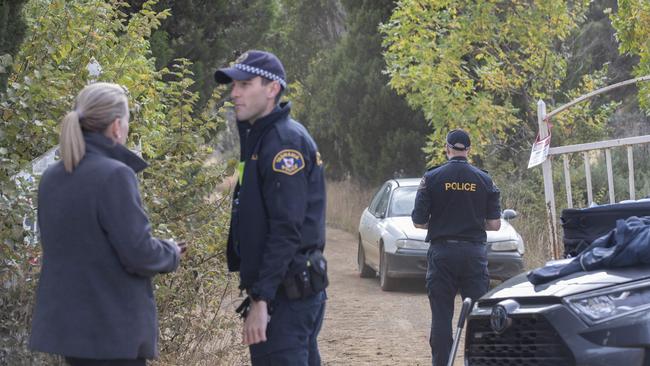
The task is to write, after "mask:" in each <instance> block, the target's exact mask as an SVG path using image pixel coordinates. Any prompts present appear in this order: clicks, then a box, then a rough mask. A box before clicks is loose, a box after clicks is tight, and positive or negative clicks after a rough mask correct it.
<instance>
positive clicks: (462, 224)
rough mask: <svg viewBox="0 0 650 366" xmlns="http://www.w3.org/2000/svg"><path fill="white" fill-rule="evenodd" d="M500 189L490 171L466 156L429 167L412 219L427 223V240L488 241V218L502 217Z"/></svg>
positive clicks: (421, 183)
mask: <svg viewBox="0 0 650 366" xmlns="http://www.w3.org/2000/svg"><path fill="white" fill-rule="evenodd" d="M499 197H500V192H499V189H498V188H497V187H496V186H495V185H494V183H493V182H492V178H491V177H490V176H489V175H488V174H487V172H485V171H483V170H481V169H479V168H477V167H475V166H473V165H471V164H469V163H468V162H467V159H466V158H464V157H460V156H459V157H454V158H451V159H450V160H449V161H447V163H445V164H443V165H441V166H439V167H435V168H432V169H431V170H429V171H428V172H427V173H426V174H425V175H424V177H423V178H422V181H421V182H420V187H418V193H417V195H416V196H415V206H414V208H413V212H412V214H411V219H412V220H413V222H414V223H416V224H428V228H429V230H428V232H427V237H426V239H425V241H427V242H435V241H436V240H445V239H447V240H450V239H451V240H465V241H473V242H483V243H484V242H485V241H486V239H487V234H486V233H485V220H486V219H492V220H494V219H498V218H500V217H501V206H500V205H499Z"/></svg>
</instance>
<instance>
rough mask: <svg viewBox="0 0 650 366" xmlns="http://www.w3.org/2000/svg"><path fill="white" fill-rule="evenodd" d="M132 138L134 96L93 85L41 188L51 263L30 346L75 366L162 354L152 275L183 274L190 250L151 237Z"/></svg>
mask: <svg viewBox="0 0 650 366" xmlns="http://www.w3.org/2000/svg"><path fill="white" fill-rule="evenodd" d="M128 131H129V109H128V101H127V96H126V93H125V91H124V89H123V88H122V87H120V86H119V85H116V84H109V83H94V84H91V85H88V86H86V87H85V88H84V89H83V90H81V92H80V93H79V95H78V96H77V98H76V101H75V107H74V110H73V111H71V112H69V113H68V114H67V115H66V116H65V118H64V119H63V122H62V126H61V136H60V146H59V148H60V154H61V157H62V161H59V162H58V163H56V164H54V165H52V166H50V167H49V168H48V169H47V170H46V171H45V172H44V173H43V176H42V178H41V181H40V184H39V189H38V225H39V230H40V235H41V244H42V247H43V259H42V263H43V264H42V268H41V273H40V280H39V283H38V289H37V292H36V304H35V308H34V314H33V320H32V332H31V337H30V348H31V349H32V350H35V351H40V352H46V353H53V354H58V355H62V356H64V357H65V358H66V361H67V362H68V364H70V365H72V366H77V365H79V366H82V365H88V366H89V365H104V366H117V365H120V366H127V365H128V366H136V365H145V364H146V359H151V358H155V357H157V355H158V347H157V343H158V320H157V315H156V303H155V299H154V296H153V288H152V283H151V278H152V277H153V276H154V275H156V274H158V273H165V272H172V271H174V270H176V268H177V267H178V265H179V260H180V257H181V252H182V251H183V250H182V248H181V246H179V245H177V244H176V243H175V242H173V241H167V240H160V239H156V238H154V237H152V236H151V225H150V224H149V220H148V218H147V215H146V213H145V212H144V209H143V207H142V202H141V198H140V193H139V191H138V182H137V178H136V173H138V172H140V171H142V170H143V169H144V168H146V166H147V164H146V163H145V162H144V161H143V160H142V159H141V158H140V157H138V156H137V155H136V154H134V153H132V152H131V151H130V150H129V149H127V148H126V147H125V146H124V144H125V142H126V137H127V134H128Z"/></svg>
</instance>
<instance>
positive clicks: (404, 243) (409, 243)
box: [395, 239, 429, 249]
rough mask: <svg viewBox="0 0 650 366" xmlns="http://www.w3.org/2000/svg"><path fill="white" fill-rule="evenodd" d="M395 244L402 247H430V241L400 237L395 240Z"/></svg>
mask: <svg viewBox="0 0 650 366" xmlns="http://www.w3.org/2000/svg"><path fill="white" fill-rule="evenodd" d="M395 246H396V247H398V248H400V249H429V243H426V242H423V241H421V240H412V239H399V240H397V241H395Z"/></svg>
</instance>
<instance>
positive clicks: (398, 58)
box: [382, 0, 608, 165]
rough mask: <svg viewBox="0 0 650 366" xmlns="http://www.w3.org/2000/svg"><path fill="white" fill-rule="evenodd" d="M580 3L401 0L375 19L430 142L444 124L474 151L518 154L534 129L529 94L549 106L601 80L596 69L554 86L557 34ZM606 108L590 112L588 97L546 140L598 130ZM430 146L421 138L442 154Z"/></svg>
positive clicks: (574, 17)
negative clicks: (568, 84) (462, 132)
mask: <svg viewBox="0 0 650 366" xmlns="http://www.w3.org/2000/svg"><path fill="white" fill-rule="evenodd" d="M588 4H589V1H587V0H580V1H573V2H566V1H563V0H550V1H546V0H543V1H542V0H498V1H477V2H466V1H459V0H452V1H443V0H432V1H409V2H400V3H399V6H398V8H397V9H396V10H395V12H394V13H393V15H392V17H391V18H390V20H389V21H388V22H386V23H385V24H384V25H383V27H382V31H383V33H384V35H385V40H384V46H385V47H386V52H385V57H386V60H387V64H388V68H387V71H388V73H389V74H390V77H391V78H390V85H391V86H392V87H393V88H395V90H397V92H398V93H400V94H403V95H405V96H406V99H407V100H408V102H409V104H410V105H411V106H412V107H414V108H418V109H420V110H422V111H423V113H424V114H425V117H426V118H427V120H428V121H429V123H430V124H431V126H432V128H433V133H432V134H431V136H430V137H429V141H430V142H435V141H440V140H441V139H442V138H443V136H444V134H445V133H446V131H447V130H449V129H450V128H454V127H463V128H465V129H467V130H468V131H469V132H470V134H471V135H472V137H473V138H474V139H475V141H476V143H475V144H474V154H475V155H476V156H480V155H483V154H485V155H484V156H486V158H485V159H486V160H489V158H488V157H487V156H488V155H491V154H494V153H498V152H501V153H502V152H504V151H505V152H507V155H506V158H512V157H516V156H518V155H521V154H520V153H521V152H523V151H525V150H527V149H528V148H529V146H530V145H529V143H530V142H532V141H533V140H534V137H535V133H536V132H535V131H537V117H536V103H537V100H539V99H544V100H546V101H547V102H551V105H550V106H549V107H551V106H552V105H553V104H556V103H561V102H563V101H567V100H569V99H570V98H571V97H572V96H576V95H580V94H581V92H582V91H583V90H590V89H592V88H593V87H596V86H599V85H602V84H603V83H604V74H603V73H599V74H598V75H596V76H592V75H586V76H584V77H583V78H582V79H581V80H582V81H581V83H580V85H579V87H578V88H576V90H568V91H567V90H562V89H561V85H562V81H563V79H564V78H565V77H566V75H567V68H568V65H567V57H568V55H567V52H566V51H567V47H566V44H565V42H566V40H567V38H568V37H569V36H570V35H571V34H572V32H573V31H574V30H576V28H577V26H578V24H579V22H580V21H581V20H582V19H583V17H584V14H585V11H586V9H587V6H588ZM607 111H608V110H607ZM607 111H601V112H602V113H600V112H598V113H594V111H593V110H592V109H591V108H590V107H589V106H587V107H586V108H583V109H581V110H579V111H574V112H572V114H571V116H570V117H571V118H569V117H568V115H564V116H560V117H558V118H557V119H555V120H554V126H555V127H554V136H555V137H554V139H555V141H556V142H557V141H558V139H564V141H575V142H577V141H581V140H582V139H589V138H592V137H595V136H601V135H602V133H603V131H604V125H605V123H604V122H605V118H606V114H607V113H606V112H607ZM578 112H579V113H578ZM433 146H434V145H432V144H431V143H430V144H429V145H428V146H427V151H428V152H429V154H430V156H431V160H433V161H439V160H442V156H441V155H440V154H435V153H434V150H433ZM487 147H489V149H488V148H487ZM524 155H527V154H525V153H524ZM496 156H497V157H498V158H504V156H503V155H496ZM522 165H523V164H522Z"/></svg>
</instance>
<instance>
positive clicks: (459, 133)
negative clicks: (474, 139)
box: [447, 129, 471, 151]
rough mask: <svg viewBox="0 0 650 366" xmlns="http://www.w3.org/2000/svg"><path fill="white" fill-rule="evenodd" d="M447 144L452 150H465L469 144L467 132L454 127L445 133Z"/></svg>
mask: <svg viewBox="0 0 650 366" xmlns="http://www.w3.org/2000/svg"><path fill="white" fill-rule="evenodd" d="M447 146H449V147H450V148H452V149H454V150H458V151H465V150H467V149H469V147H470V146H471V143H470V140H469V135H468V134H467V132H465V131H463V130H461V129H456V130H452V131H449V133H448V134H447Z"/></svg>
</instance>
